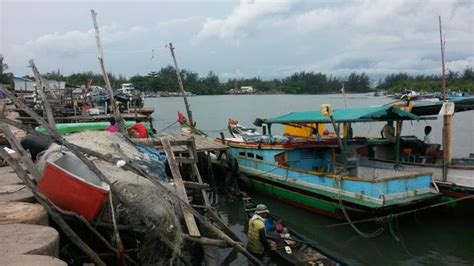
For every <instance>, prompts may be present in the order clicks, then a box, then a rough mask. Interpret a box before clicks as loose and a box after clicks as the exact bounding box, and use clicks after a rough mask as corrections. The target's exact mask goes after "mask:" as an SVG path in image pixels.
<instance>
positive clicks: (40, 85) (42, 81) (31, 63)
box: [25, 59, 58, 100]
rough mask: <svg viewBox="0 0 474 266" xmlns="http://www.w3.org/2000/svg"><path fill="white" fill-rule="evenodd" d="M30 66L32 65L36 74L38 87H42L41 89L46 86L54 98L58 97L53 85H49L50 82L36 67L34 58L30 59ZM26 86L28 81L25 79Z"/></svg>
mask: <svg viewBox="0 0 474 266" xmlns="http://www.w3.org/2000/svg"><path fill="white" fill-rule="evenodd" d="M30 67H31V70H32V71H33V75H34V76H35V80H36V88H40V87H41V90H43V88H46V89H47V90H48V91H49V93H50V94H51V96H52V97H53V98H54V99H56V100H57V99H58V96H57V95H56V93H54V91H53V90H52V89H51V87H50V86H49V82H47V81H46V80H45V79H44V78H43V76H41V74H40V72H39V71H38V69H37V68H36V66H35V64H34V62H33V59H30ZM38 83H41V84H38ZM25 88H26V81H25Z"/></svg>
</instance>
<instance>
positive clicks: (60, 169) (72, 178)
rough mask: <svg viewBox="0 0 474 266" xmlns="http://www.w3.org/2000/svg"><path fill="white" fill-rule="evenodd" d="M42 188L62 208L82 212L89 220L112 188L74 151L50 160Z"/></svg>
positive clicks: (41, 184) (96, 213)
mask: <svg viewBox="0 0 474 266" xmlns="http://www.w3.org/2000/svg"><path fill="white" fill-rule="evenodd" d="M38 188H39V190H40V191H41V192H42V193H43V194H44V195H45V196H46V197H47V198H48V199H50V200H51V201H52V202H53V203H54V204H56V205H57V206H58V207H60V208H61V209H64V210H67V211H72V212H75V213H77V214H79V215H82V216H83V217H84V218H86V219H87V220H88V221H92V220H94V219H95V218H96V217H97V215H98V214H99V213H100V211H101V210H102V208H103V206H104V204H105V202H106V201H107V198H108V194H109V190H110V188H109V186H108V185H107V184H105V183H103V182H102V181H101V180H100V179H99V178H98V177H97V176H96V175H95V174H94V173H93V172H92V171H90V170H89V168H88V167H87V166H86V165H85V164H84V163H83V162H82V161H81V160H80V159H78V158H77V157H75V156H74V155H73V154H71V153H65V154H62V155H61V156H59V157H58V156H52V157H51V159H48V160H47V161H46V163H45V166H44V171H43V176H42V178H41V180H40V181H39V183H38Z"/></svg>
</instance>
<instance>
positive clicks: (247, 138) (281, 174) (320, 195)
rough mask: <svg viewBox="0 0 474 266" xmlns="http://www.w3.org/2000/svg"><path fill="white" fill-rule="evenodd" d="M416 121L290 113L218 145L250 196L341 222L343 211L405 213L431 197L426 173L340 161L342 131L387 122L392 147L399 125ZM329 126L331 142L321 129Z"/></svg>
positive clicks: (433, 191)
mask: <svg viewBox="0 0 474 266" xmlns="http://www.w3.org/2000/svg"><path fill="white" fill-rule="evenodd" d="M420 119H421V118H420V117H418V116H416V115H414V114H411V113H408V112H405V111H403V110H401V109H398V108H393V107H389V106H382V107H368V108H353V109H340V110H335V111H334V112H333V115H331V116H330V117H328V116H325V115H323V114H322V113H321V112H297V113H290V114H286V115H283V116H279V117H276V118H271V119H263V120H260V122H261V123H262V126H263V131H264V132H265V133H266V132H268V133H266V134H263V135H257V134H255V132H252V134H249V135H247V134H245V132H247V131H245V130H242V128H239V131H238V132H242V134H241V135H239V134H236V133H235V132H236V131H233V136H234V137H232V138H225V142H226V144H227V145H229V147H230V153H231V155H232V156H233V157H234V158H235V159H236V160H237V162H238V164H239V168H240V171H241V172H242V173H244V174H245V175H244V176H243V179H244V181H245V182H246V183H247V184H248V185H249V186H250V187H251V188H255V189H256V190H259V191H261V192H264V193H266V194H270V195H271V196H274V197H276V198H278V199H281V200H283V201H286V202H288V203H290V204H293V205H297V206H300V207H302V208H305V209H309V210H313V211H316V212H319V213H323V214H326V215H329V216H333V217H338V218H342V217H343V214H344V212H343V211H348V212H351V213H355V214H360V215H363V216H366V215H370V216H372V215H378V214H386V213H390V212H393V211H394V210H396V209H406V208H413V207H415V206H417V205H420V204H424V203H426V201H428V200H430V199H433V198H434V197H436V196H437V195H439V192H438V190H437V188H436V186H435V185H434V182H433V179H432V174H431V173H429V172H419V171H404V170H399V169H398V168H395V169H394V168H393V167H392V168H383V167H375V166H367V165H364V166H362V165H360V164H359V163H358V158H357V157H354V158H352V157H351V155H350V154H348V151H349V149H348V148H347V146H348V141H350V140H351V139H352V136H351V135H352V134H351V130H350V128H351V126H350V125H351V124H353V123H364V122H375V121H388V122H390V123H392V122H395V123H397V129H398V130H396V132H397V134H396V139H397V141H399V139H400V127H399V126H398V125H401V121H403V120H420ZM331 123H332V124H333V125H334V128H335V132H336V133H335V134H332V135H331V134H328V132H327V129H326V130H324V129H323V126H324V124H331ZM275 124H280V125H283V126H284V132H285V135H284V136H274V135H272V126H273V125H275ZM338 125H339V126H338ZM231 128H232V125H231ZM339 128H341V129H343V130H341V132H340V133H339V131H340V130H339ZM231 132H232V131H231ZM338 134H340V136H341V138H338V137H337V136H338ZM383 141H387V140H383ZM396 146H397V148H399V147H398V146H399V145H396Z"/></svg>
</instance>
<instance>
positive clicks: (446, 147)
mask: <svg viewBox="0 0 474 266" xmlns="http://www.w3.org/2000/svg"><path fill="white" fill-rule="evenodd" d="M439 40H440V45H441V87H442V91H443V101H444V102H447V98H446V75H445V62H444V55H445V54H444V53H445V40H444V38H443V30H442V26H441V16H439ZM451 121H452V115H449V114H445V115H443V181H447V179H448V166H449V165H450V164H451Z"/></svg>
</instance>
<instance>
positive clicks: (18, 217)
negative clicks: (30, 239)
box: [0, 202, 49, 225]
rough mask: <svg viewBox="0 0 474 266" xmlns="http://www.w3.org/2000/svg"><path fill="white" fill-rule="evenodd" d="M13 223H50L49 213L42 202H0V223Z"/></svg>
mask: <svg viewBox="0 0 474 266" xmlns="http://www.w3.org/2000/svg"><path fill="white" fill-rule="evenodd" d="M13 223H19V224H36V225H48V224H49V222H48V213H47V212H46V210H45V209H44V208H43V206H41V205H40V204H33V203H26V202H0V225H2V224H13Z"/></svg>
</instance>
